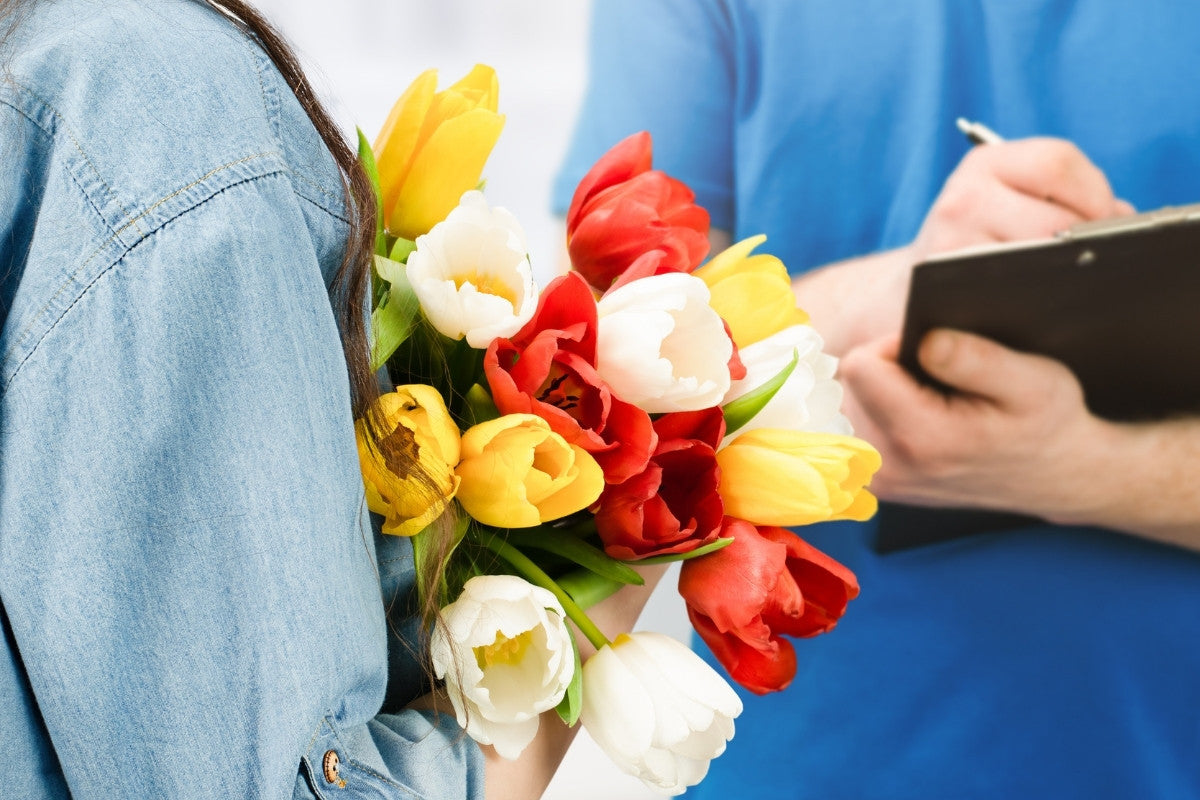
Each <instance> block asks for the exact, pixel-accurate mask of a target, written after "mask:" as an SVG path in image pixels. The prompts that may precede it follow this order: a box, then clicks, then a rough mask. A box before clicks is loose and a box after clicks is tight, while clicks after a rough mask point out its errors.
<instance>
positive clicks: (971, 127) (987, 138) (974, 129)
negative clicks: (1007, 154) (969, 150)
mask: <svg viewBox="0 0 1200 800" xmlns="http://www.w3.org/2000/svg"><path fill="white" fill-rule="evenodd" d="M954 124H955V125H957V126H958V129H959V130H960V131H962V132H963V133H964V134H966V137H967V138H968V139H970V140H971V144H999V143H1000V142H1003V141H1004V137H1003V136H1001V135H1000V134H998V133H996V132H995V131H994V130H992V129H991V128H989V127H988V126H987V125H984V124H983V123H982V122H971V121H970V120H967V119H964V118H963V117H959V118H958V119H956V120H954Z"/></svg>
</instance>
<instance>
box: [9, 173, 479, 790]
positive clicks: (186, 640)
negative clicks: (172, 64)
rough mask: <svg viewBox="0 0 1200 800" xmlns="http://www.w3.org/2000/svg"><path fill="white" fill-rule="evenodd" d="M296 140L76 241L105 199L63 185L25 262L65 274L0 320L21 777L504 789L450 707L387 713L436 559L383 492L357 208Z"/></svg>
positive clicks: (12, 679) (14, 786) (46, 275)
mask: <svg viewBox="0 0 1200 800" xmlns="http://www.w3.org/2000/svg"><path fill="white" fill-rule="evenodd" d="M273 159H274V157H273V156H271V155H270V154H265V155H264V156H262V157H255V158H251V159H243V160H242V161H240V162H238V163H234V164H229V165H226V166H225V167H223V168H221V169H219V170H217V171H215V172H213V173H210V174H209V175H206V176H205V178H204V179H203V180H202V181H200V182H197V183H194V184H192V185H189V186H187V187H186V188H184V189H183V190H181V191H179V192H176V193H174V194H172V195H171V196H169V197H166V198H164V199H163V200H161V201H160V202H158V203H155V204H151V205H148V206H147V207H146V209H145V210H144V212H142V213H141V214H140V215H139V216H137V217H136V218H135V219H134V220H133V221H132V222H131V223H130V224H129V225H127V226H125V227H124V228H122V229H120V230H112V231H97V234H98V235H96V236H95V237H94V238H93V239H92V241H93V242H94V243H95V246H93V245H92V244H89V245H88V252H87V253H86V254H85V255H84V257H82V258H79V259H74V258H71V259H64V258H60V257H59V255H60V254H61V253H68V252H71V251H72V249H73V248H77V247H78V242H80V241H88V239H89V235H88V234H89V232H88V230H87V225H86V224H79V225H78V226H77V227H75V228H73V229H70V230H68V229H67V226H65V225H61V224H56V223H55V222H54V221H55V220H58V221H62V220H78V221H80V222H81V223H84V221H87V220H93V219H95V215H94V214H93V213H92V212H91V210H90V209H89V207H88V206H87V204H86V200H85V198H84V197H83V195H82V194H81V193H79V192H71V191H67V190H63V191H60V192H58V193H57V194H55V193H53V192H48V193H47V194H46V196H45V197H44V198H42V208H41V212H42V217H41V220H42V227H41V230H40V231H39V234H38V236H37V238H36V239H35V241H34V245H33V247H32V248H31V250H30V253H29V255H28V259H27V260H26V262H25V264H24V266H23V269H24V270H25V278H26V280H25V281H23V283H22V286H23V287H25V288H29V287H38V286H51V288H52V290H47V291H46V292H44V293H41V294H39V296H38V297H36V298H31V297H27V296H25V295H24V294H23V288H22V286H19V287H18V290H17V293H16V305H15V306H14V307H13V310H12V313H11V314H9V315H8V319H7V321H6V324H5V327H4V336H3V338H2V339H0V355H2V360H0V363H2V364H3V372H2V374H0V379H2V382H0V519H2V520H3V526H2V529H0V612H3V613H0V623H3V625H2V626H0V627H3V631H2V632H3V634H4V635H3V638H2V639H0V649H3V650H4V651H6V652H5V654H4V655H0V701H3V708H4V713H3V714H0V742H3V743H5V746H6V751H7V752H9V753H10V754H14V753H25V752H26V751H28V752H29V753H32V755H29V756H28V757H27V758H26V761H25V764H27V765H28V769H20V768H17V769H11V771H10V774H9V775H8V776H7V777H6V778H5V788H4V790H3V791H0V794H3V795H4V796H11V797H31V798H40V797H54V796H61V795H55V794H53V793H50V794H46V792H48V791H49V790H48V789H47V788H46V787H47V786H50V785H51V784H52V782H53V781H62V782H63V783H64V784H65V786H66V787H68V788H69V791H70V793H71V796H72V797H73V798H75V800H88V799H89V798H105V799H107V798H114V797H121V798H149V797H187V798H210V797H211V798H223V799H225V800H228V799H229V798H247V799H249V798H272V799H273V800H276V799H278V798H284V797H293V796H295V797H302V798H310V797H321V798H330V797H345V798H351V799H353V798H412V797H420V798H438V799H439V800H441V799H442V798H459V797H481V796H482V793H483V779H482V762H481V755H480V753H479V750H478V748H477V746H476V745H475V743H474V742H473V741H472V740H470V739H468V738H467V737H465V736H464V735H463V733H462V732H461V730H460V729H459V728H458V726H457V725H456V724H455V723H454V720H453V718H452V717H445V716H437V715H433V714H426V713H422V712H416V711H403V710H401V711H399V712H398V713H394V714H389V713H380V709H381V707H382V706H383V703H384V696H385V690H386V688H387V682H388V642H387V625H386V621H385V609H384V599H383V596H382V591H381V582H380V581H381V577H383V578H384V579H385V580H387V581H390V585H392V586H395V585H397V581H399V582H401V583H402V582H403V580H402V579H403V578H404V577H405V574H406V572H408V571H410V570H411V559H410V558H409V556H408V552H407V549H406V548H405V547H404V545H403V544H401V543H389V548H388V554H387V564H386V565H381V564H380V563H379V559H378V558H377V554H376V543H375V541H374V540H373V538H372V532H371V529H370V525H369V522H368V519H367V516H368V515H367V511H366V508H365V506H364V504H363V499H362V485H361V479H360V477H359V475H358V466H357V455H356V451H355V445H354V435H353V428H352V420H351V413H350V407H349V397H348V385H347V376H346V371H345V366H344V363H343V360H342V353H341V347H340V343H339V338H338V333H337V328H336V324H335V320H334V317H333V314H332V312H331V309H330V305H329V301H328V298H327V297H326V287H325V285H324V281H323V279H322V276H321V269H320V264H319V260H318V258H317V256H316V255H315V254H314V253H315V251H314V244H313V238H314V233H313V225H314V223H312V222H311V220H313V219H324V220H325V223H324V224H328V225H330V226H334V227H339V226H341V227H340V235H341V236H342V237H344V235H345V229H344V226H342V223H341V222H340V221H338V220H335V219H333V217H332V216H330V215H329V214H328V213H327V212H325V211H323V210H320V209H315V208H314V207H313V206H312V204H311V203H309V201H307V200H304V199H302V198H300V197H299V196H297V194H296V193H295V192H294V191H293V189H292V187H291V184H290V183H289V180H288V177H287V170H286V167H285V166H282V165H280V164H279V163H278V162H277V161H275V160H273ZM62 184H66V185H72V184H71V182H70V181H63V182H60V185H62ZM306 220H310V221H309V222H306ZM31 291H32V289H31ZM33 300H36V302H34V301H33ZM406 559H407V560H406ZM381 566H382V567H383V569H382V570H381V568H380V567H381ZM405 680H415V678H411V677H410V678H408V679H405ZM415 688H417V687H413V686H409V687H400V689H401V690H404V689H407V690H408V693H410V694H411V693H412V692H413V691H414V690H415ZM50 743H52V744H50ZM12 766H13V764H12V762H10V768H11V767H12ZM59 770H61V773H59ZM342 781H344V782H345V783H344V784H343V783H342Z"/></svg>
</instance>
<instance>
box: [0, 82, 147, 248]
mask: <svg viewBox="0 0 1200 800" xmlns="http://www.w3.org/2000/svg"><path fill="white" fill-rule="evenodd" d="M12 85H13V87H14V88H16V89H18V90H19V91H22V92H24V93H25V94H27V95H29V97H31V98H32V99H33V100H34V101H35V102H37V103H38V104H39V105H40V106H41V107H42V108H43V109H45V110H46V111H48V112H49V113H50V115H51V116H52V117H53V118H54V120H55V122H56V125H55V128H56V130H57V129H58V128H61V129H62V131H63V133H65V134H66V136H67V138H68V139H70V141H71V144H72V146H74V148H75V151H76V152H77V153H79V157H80V158H82V159H83V162H84V163H85V164H87V166H88V169H90V170H91V173H92V177H94V178H95V179H96V182H97V183H98V184H100V185H101V186H103V187H104V190H105V192H106V194H107V199H109V200H111V201H112V203H113V204H114V205H116V207H117V208H119V209H120V210H121V215H122V217H124V218H126V219H127V218H129V217H131V216H133V213H132V212H131V211H130V210H129V209H128V208H126V207H125V205H124V204H123V203H122V202H121V201H120V199H119V198H118V197H117V194H116V192H114V191H113V189H112V187H111V186H109V185H108V183H107V182H106V181H105V180H104V179H103V178H102V177H100V170H99V169H98V168H97V167H96V165H95V163H94V162H93V161H92V160H91V159H90V158H89V157H88V154H87V152H86V151H85V150H84V149H83V145H82V144H80V142H79V139H78V138H77V137H76V136H75V132H74V131H72V130H71V126H70V125H68V124H67V120H66V118H65V117H64V116H63V115H62V114H61V113H59V111H58V109H57V108H55V107H54V106H53V105H51V103H50V101H49V100H47V99H46V98H44V97H42V96H41V95H40V94H38V93H37V92H35V91H34V90H33V89H31V88H29V87H28V86H26V85H24V84H21V83H13V84H12ZM0 102H4V103H5V104H6V105H8V106H9V107H11V108H12V109H14V110H15V111H16V112H17V113H19V114H21V115H22V116H23V117H25V118H26V119H28V120H29V121H30V122H32V123H33V124H34V125H36V126H37V127H38V128H39V129H41V130H42V132H43V133H45V134H46V135H47V136H49V137H50V138H51V139H55V138H57V137H56V136H55V131H49V130H46V129H45V128H44V127H43V126H42V124H41V123H40V122H39V121H38V120H36V119H34V118H33V117H32V116H30V115H29V114H27V113H26V112H25V110H24V109H22V108H19V107H17V106H16V105H13V104H12V103H11V102H9V101H0ZM76 185H78V181H76ZM80 190H81V191H83V194H84V197H86V198H87V200H88V203H89V204H90V205H91V206H92V207H93V208H94V209H95V210H96V213H97V215H99V217H100V220H101V221H102V222H103V223H104V227H106V228H108V229H109V230H112V228H113V226H112V225H111V224H110V222H109V220H108V219H107V218H106V217H105V215H104V214H103V213H102V212H101V211H100V209H99V208H98V207H97V204H96V201H95V199H93V198H92V196H91V194H90V193H89V192H87V191H86V190H84V189H83V187H82V186H80ZM139 232H140V231H139Z"/></svg>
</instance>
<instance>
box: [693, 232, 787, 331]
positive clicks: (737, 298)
mask: <svg viewBox="0 0 1200 800" xmlns="http://www.w3.org/2000/svg"><path fill="white" fill-rule="evenodd" d="M766 240H767V237H766V236H761V235H760V236H751V237H750V238H749V239H743V240H742V241H740V242H738V243H737V244H735V245H733V246H732V247H730V248H728V249H726V250H724V251H722V252H721V253H718V254H717V255H715V256H713V257H712V258H711V259H710V260H709V261H708V263H707V264H705V265H704V266H702V267H700V269H698V270H696V272H695V275H696V276H697V277H699V278H701V279H702V280H703V281H704V282H705V283H706V284H708V288H709V290H710V291H711V292H712V300H710V301H709V305H711V306H712V307H713V310H715V311H716V312H717V314H718V315H720V317H721V319H723V320H725V321H726V322H727V323H729V330H730V332H731V333H732V334H733V341H734V342H735V343H736V344H737V346H738V347H745V346H747V345H751V344H754V343H755V342H758V341H761V340H763V339H765V338H767V337H768V336H770V335H771V334H773V333H778V332H779V331H781V330H783V329H784V328H790V327H791V326H793V325H803V324H804V323H806V322H808V314H805V313H804V312H803V311H801V310H800V309H799V308H797V307H796V295H795V294H793V293H792V282H791V279H790V278H789V277H788V273H787V268H786V267H784V266H783V262H782V261H780V260H779V259H778V258H776V257H775V256H772V255H766V254H762V253H760V254H759V255H751V254H750V253H751V251H753V250H754V248H756V247H758V246H759V245H760V244H762V243H763V242H765V241H766Z"/></svg>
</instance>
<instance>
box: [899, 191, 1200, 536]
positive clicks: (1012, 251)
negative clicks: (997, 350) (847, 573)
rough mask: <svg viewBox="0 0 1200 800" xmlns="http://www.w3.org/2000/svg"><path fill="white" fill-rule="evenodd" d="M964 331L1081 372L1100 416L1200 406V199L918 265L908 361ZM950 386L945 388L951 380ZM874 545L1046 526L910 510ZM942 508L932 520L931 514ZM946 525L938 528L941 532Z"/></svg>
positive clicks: (904, 353)
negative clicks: (934, 337) (955, 519)
mask: <svg viewBox="0 0 1200 800" xmlns="http://www.w3.org/2000/svg"><path fill="white" fill-rule="evenodd" d="M933 328H955V329H958V330H965V331H970V332H972V333H977V334H979V335H981V336H986V337H988V338H990V339H994V340H995V341H997V342H1000V343H1001V344H1004V345H1006V346H1008V347H1011V348H1013V349H1015V350H1022V351H1025V352H1031V353H1039V354H1042V355H1047V356H1050V357H1051V358H1054V359H1057V360H1059V361H1061V362H1063V363H1064V364H1066V365H1067V366H1068V367H1070V368H1071V370H1072V371H1073V372H1074V373H1075V375H1076V377H1077V378H1079V381H1080V384H1081V385H1082V386H1083V390H1084V397H1085V402H1086V403H1087V405H1088V408H1089V409H1091V411H1092V412H1093V413H1094V414H1096V415H1098V416H1101V417H1105V418H1108V419H1113V420H1120V421H1134V420H1149V419H1162V418H1165V417H1170V416H1177V415H1181V414H1188V413H1195V412H1198V411H1200V204H1195V205H1188V206H1179V207H1168V208H1163V209H1159V210H1157V211H1152V212H1148V213H1144V214H1138V215H1135V216H1131V217H1120V218H1116V219H1112V220H1103V221H1098V222H1089V223H1083V224H1080V225H1077V226H1075V227H1073V228H1071V229H1069V230H1067V231H1065V232H1063V233H1062V234H1060V235H1059V236H1058V237H1056V238H1054V239H1052V240H1047V241H1041V242H1030V243H1022V244H1016V245H1008V246H1001V247H995V248H985V249H980V250H976V251H964V252H961V253H955V254H950V255H947V256H945V257H940V258H936V259H930V260H929V261H926V262H924V263H922V264H919V265H917V266H916V267H915V268H914V270H913V275H912V282H911V284H910V288H909V295H908V305H907V309H906V311H905V318H904V326H903V331H902V334H901V343H900V363H901V364H902V365H903V366H904V367H905V368H906V369H908V370H909V371H910V372H912V373H913V374H914V375H916V376H917V377H918V379H920V380H922V381H924V382H926V383H931V384H934V385H936V381H934V380H933V379H932V378H930V377H929V376H928V375H927V374H926V373H925V372H924V371H923V370H922V369H921V367H920V365H919V364H918V363H917V358H916V351H917V346H918V344H919V343H920V341H921V338H922V337H923V336H924V335H925V334H926V333H928V332H929V331H930V330H931V329H933ZM943 388H945V387H943ZM911 511H912V512H916V513H915V514H914V513H910V512H909V511H905V512H904V513H901V514H898V515H891V516H892V517H893V518H894V517H897V516H899V517H902V518H904V523H903V524H889V522H888V519H889V515H887V514H881V519H880V532H879V538H878V541H877V543H876V549H878V550H880V551H889V550H898V549H904V548H907V547H913V546H917V545H920V544H929V543H931V542H934V541H944V540H945V539H950V538H956V537H958V536H962V535H968V534H972V533H977V532H981V531H985V530H1000V529H1011V528H1013V527H1019V526H1020V525H1021V524H1027V523H1030V522H1036V520H1033V519H1032V518H1029V517H1022V516H1019V515H1013V514H1004V515H999V514H994V513H991V512H980V511H969V510H956V511H953V512H950V513H954V514H959V515H965V516H963V521H964V522H966V523H969V524H961V525H941V524H935V523H934V522H933V519H934V517H935V516H937V515H941V514H945V513H946V512H942V511H939V510H934V509H912V510H911ZM931 515H932V516H931ZM934 529H936V530H937V533H936V534H934V533H932V532H931V531H933V530H934Z"/></svg>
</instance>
